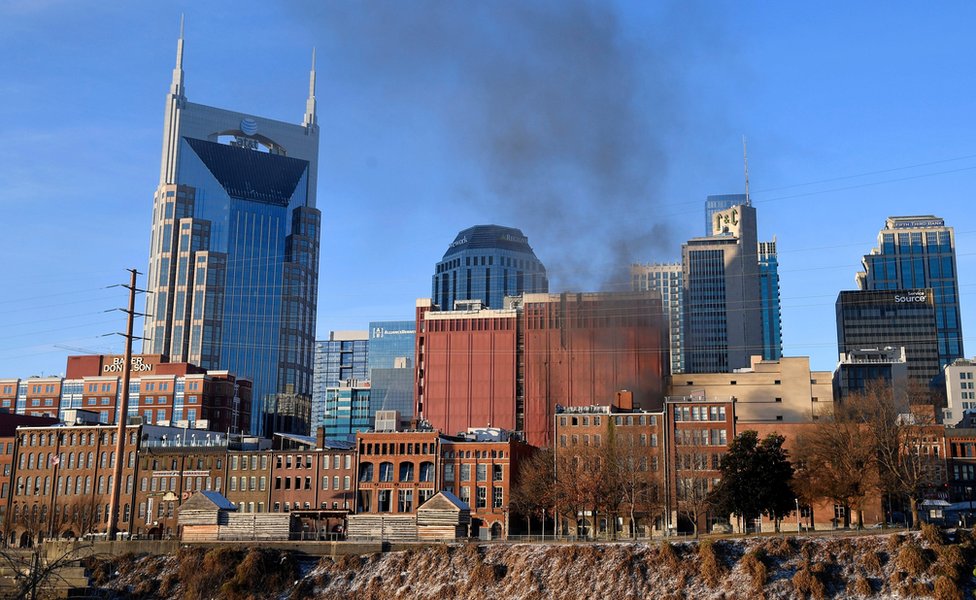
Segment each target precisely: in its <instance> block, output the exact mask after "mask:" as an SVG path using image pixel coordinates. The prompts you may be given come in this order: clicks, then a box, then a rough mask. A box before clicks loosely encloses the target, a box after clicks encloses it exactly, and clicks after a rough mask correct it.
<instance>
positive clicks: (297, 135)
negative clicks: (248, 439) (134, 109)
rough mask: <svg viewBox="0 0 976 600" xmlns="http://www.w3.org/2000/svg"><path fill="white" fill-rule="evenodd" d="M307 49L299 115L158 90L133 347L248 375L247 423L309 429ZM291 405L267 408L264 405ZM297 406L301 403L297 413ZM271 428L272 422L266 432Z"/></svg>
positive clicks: (314, 150) (312, 267) (315, 227)
mask: <svg viewBox="0 0 976 600" xmlns="http://www.w3.org/2000/svg"><path fill="white" fill-rule="evenodd" d="M318 148H319V127H318V125H317V124H316V116H315V66H314V56H313V64H312V73H311V77H310V81H309V96H308V100H307V102H306V111H305V118H304V122H303V123H301V124H290V123H283V122H281V121H276V120H273V119H267V118H264V117H258V116H253V115H249V114H245V113H239V112H234V111H230V110H225V109H221V108H213V107H210V106H204V105H201V104H194V103H191V102H189V101H187V99H186V94H185V90H184V87H183V37H182V34H181V35H180V40H179V42H178V45H177V56H176V68H175V69H174V70H173V81H172V85H171V87H170V92H169V95H168V96H167V98H166V114H165V118H164V133H163V152H162V164H161V168H160V176H159V186H158V187H157V188H156V194H155V198H154V201H153V220H152V239H151V246H150V251H149V273H148V282H147V287H148V289H149V291H150V292H152V293H151V294H149V295H148V300H147V310H146V312H147V313H148V314H149V315H150V316H148V317H147V318H146V322H145V331H144V337H145V342H144V344H143V349H142V351H143V352H144V353H147V354H165V355H168V356H169V357H170V359H171V360H173V361H185V362H191V363H195V364H198V365H200V366H201V367H204V368H206V369H226V370H229V371H230V372H232V373H234V374H235V375H237V376H238V377H243V378H247V379H250V380H251V381H252V382H253V384H254V387H253V390H254V396H253V402H254V409H253V410H252V411H251V424H250V429H251V431H252V432H253V433H261V432H263V430H264V429H265V423H266V422H269V423H274V424H276V425H275V426H277V424H282V423H285V424H287V425H285V427H287V428H288V429H298V430H303V431H295V432H297V433H307V432H308V410H309V408H308V407H309V401H310V398H311V392H312V353H313V344H314V341H315V339H314V333H315V308H316V295H317V289H318V253H319V225H320V219H321V216H320V213H319V210H318V209H317V208H315V186H316V170H317V165H318V151H319V150H318ZM281 411H291V412H296V414H293V415H292V414H289V415H283V416H284V417H286V418H282V419H278V418H270V419H267V420H266V418H265V417H266V415H265V414H264V413H265V412H268V413H269V416H275V417H276V415H271V413H278V412H281ZM297 413H301V414H297ZM265 433H270V432H265Z"/></svg>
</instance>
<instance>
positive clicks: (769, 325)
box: [759, 239, 783, 360]
mask: <svg viewBox="0 0 976 600" xmlns="http://www.w3.org/2000/svg"><path fill="white" fill-rule="evenodd" d="M759 297H760V300H761V302H762V333H763V359H765V360H779V359H780V358H782V357H783V333H782V322H781V320H780V305H779V261H778V260H777V258H776V240H775V239H774V240H773V241H771V242H759Z"/></svg>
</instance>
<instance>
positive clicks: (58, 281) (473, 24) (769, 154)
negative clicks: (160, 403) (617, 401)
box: [0, 0, 976, 377]
mask: <svg viewBox="0 0 976 600" xmlns="http://www.w3.org/2000/svg"><path fill="white" fill-rule="evenodd" d="M879 11H880V9H879V8H878V6H877V5H868V4H867V3H865V4H864V5H857V4H855V3H841V2H836V3H833V2H829V3H816V4H809V5H804V6H796V5H793V4H790V5H787V4H786V3H762V2H717V1H716V2H702V3H697V4H696V3H684V2H682V3H677V2H676V3H666V4H665V3H662V4H653V5H652V4H649V3H643V2H635V3H626V2H618V3H596V2H593V3H586V2H566V1H560V2H555V1H553V2H537V3H527V2H466V3H460V2H455V3H451V2H435V1H417V2H411V3H395V2H375V1H364V2H357V3H347V2H314V1H311V0H310V1H308V2H284V3H267V2H229V1H228V2H213V3H206V4H205V5H204V3H196V2H194V3H191V2H157V3H129V2H84V1H67V0H65V1H61V0H47V1H35V0H8V1H7V2H5V3H3V4H0V56H2V57H3V59H2V60H0V65H2V67H3V77H2V78H0V98H2V107H3V110H2V111H0V139H2V140H3V142H4V143H3V144H2V145H0V219H2V223H3V224H4V226H3V233H2V235H0V258H2V262H0V265H2V266H0V274H2V281H3V282H4V293H3V295H2V296H0V377H26V376H29V375H34V374H42V373H43V374H49V375H50V374H57V373H60V372H62V371H63V370H64V364H65V360H64V359H65V356H66V355H67V354H69V351H68V350H66V349H64V348H63V347H72V348H85V349H90V350H96V351H101V352H115V351H119V350H120V349H121V347H122V346H121V338H117V337H111V336H110V337H101V336H102V335H103V334H106V333H110V332H113V331H120V330H121V329H122V328H123V326H124V320H123V316H122V315H121V313H118V312H105V311H106V310H108V309H111V308H114V307H120V306H123V305H124V302H125V296H124V290H121V289H119V288H107V286H109V285H111V284H114V283H121V282H123V281H125V280H126V275H127V274H126V272H125V269H126V268H129V267H136V268H139V269H140V270H145V267H146V264H147V253H148V246H149V227H150V214H151V206H152V194H153V190H154V189H155V186H156V184H157V180H158V172H159V153H160V148H161V135H162V117H163V101H164V95H165V93H166V90H167V89H168V86H169V80H170V76H171V70H172V67H173V61H174V57H175V47H176V37H177V34H178V31H179V19H180V14H181V13H185V14H186V54H185V70H186V88H187V95H188V97H189V99H190V100H191V101H193V102H199V103H202V104H209V105H214V106H220V107H225V108H230V109H235V110H240V111H242V112H249V113H253V114H259V115H263V116H268V117H272V118H278V119H282V120H287V121H292V122H296V123H297V122H300V121H301V117H302V113H303V111H304V99H305V95H306V90H307V85H308V84H307V81H308V68H309V62H310V54H311V48H312V47H316V48H317V49H318V50H317V52H318V94H317V96H318V106H319V124H320V126H321V130H322V135H321V138H322V147H321V156H320V167H319V191H318V198H319V208H320V209H321V210H322V212H323V223H324V228H323V238H322V246H321V272H320V291H319V313H318V334H319V336H320V337H324V336H326V335H327V334H328V332H329V331H330V330H332V329H365V328H366V325H367V323H368V321H370V320H380V319H400V318H412V316H413V307H414V302H415V299H416V298H418V297H424V296H427V295H429V293H430V276H431V274H432V269H433V265H434V263H435V262H436V261H437V260H438V259H439V258H440V257H441V255H442V254H443V252H444V250H445V249H446V248H447V245H448V244H449V243H450V242H451V241H452V239H453V237H454V235H455V234H456V233H457V232H458V231H459V230H461V229H463V228H465V227H468V226H470V225H473V224H477V223H498V224H503V225H509V226H514V227H520V228H521V229H522V230H523V231H524V232H525V233H526V235H528V237H529V240H530V242H531V243H532V245H533V247H534V249H535V251H536V254H537V255H538V256H539V257H540V259H541V260H542V261H543V262H544V263H545V264H546V265H547V267H548V268H549V269H550V271H551V273H552V279H553V287H554V291H559V290H562V289H574V290H578V289H583V290H592V289H600V288H603V287H613V286H614V285H616V284H619V283H620V278H619V274H618V273H616V272H614V271H613V269H612V268H611V266H612V265H614V264H617V263H619V262H621V261H624V262H627V261H631V260H634V261H640V262H651V261H662V262H663V261H673V260H676V259H678V257H679V256H680V244H681V242H682V241H683V240H685V239H687V238H689V237H693V236H697V235H701V233H702V228H703V218H702V210H703V204H704V199H705V196H706V195H708V194H721V193H736V192H740V191H741V190H742V188H743V175H742V149H741V137H742V135H746V136H747V137H748V140H749V166H750V175H751V187H752V197H753V201H754V204H755V205H756V207H757V210H758V218H759V227H760V237H761V238H767V239H768V238H771V237H772V236H774V235H775V236H776V238H777V241H778V247H779V252H780V256H779V258H780V265H781V267H780V268H781V271H780V273H781V287H782V307H783V336H784V346H785V353H786V354H787V355H789V356H798V355H799V356H810V357H811V359H812V363H813V367H814V368H816V369H831V368H833V366H834V364H835V362H836V334H835V323H834V301H835V299H836V297H837V293H838V291H840V290H842V289H851V288H853V285H854V284H853V278H854V273H855V272H856V271H857V270H858V269H859V265H860V256H861V255H862V254H864V253H867V252H868V251H869V250H870V248H872V247H873V246H874V245H875V243H876V237H877V233H878V231H879V229H880V228H881V227H882V226H883V224H884V220H885V217H887V216H889V215H896V214H936V215H939V216H942V217H944V218H945V219H946V221H947V223H948V224H949V225H952V226H954V227H955V229H956V240H957V260H958V266H959V272H960V278H961V281H960V293H961V298H962V309H963V324H964V328H965V331H967V332H968V331H972V330H973V329H972V328H973V327H976V320H974V314H973V310H974V307H976V304H974V302H973V292H974V285H976V284H974V276H976V260H974V256H976V223H974V220H973V219H972V218H971V216H970V215H971V210H970V206H971V205H972V203H971V202H970V198H971V195H972V190H973V188H974V184H976V142H974V139H976V136H974V135H973V134H974V131H973V125H972V122H973V121H972V119H973V110H972V109H973V100H972V98H973V97H974V91H976V90H974V82H973V73H976V69H974V65H973V64H972V63H973V62H974V57H976V52H974V48H973V45H974V42H973V38H972V35H971V33H972V32H971V27H970V24H971V23H972V22H973V17H974V16H976V14H974V13H976V7H974V6H973V5H971V4H969V3H962V2H959V3H947V4H941V5H940V7H939V10H938V11H935V10H933V11H925V10H922V8H921V5H919V4H917V3H908V2H905V3H889V4H886V5H885V6H884V12H879ZM965 342H966V346H967V354H968V355H970V356H972V355H973V351H974V350H973V349H974V348H976V339H974V337H973V336H972V335H971V334H968V335H967V336H966V340H965ZM59 346H60V347H59Z"/></svg>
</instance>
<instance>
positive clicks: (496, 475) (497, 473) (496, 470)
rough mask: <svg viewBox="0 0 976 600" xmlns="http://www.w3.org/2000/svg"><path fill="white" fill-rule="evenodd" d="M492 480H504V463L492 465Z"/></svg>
mask: <svg viewBox="0 0 976 600" xmlns="http://www.w3.org/2000/svg"><path fill="white" fill-rule="evenodd" d="M491 480H492V481H503V480H504V473H503V471H502V465H492V466H491Z"/></svg>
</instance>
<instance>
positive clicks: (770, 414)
mask: <svg viewBox="0 0 976 600" xmlns="http://www.w3.org/2000/svg"><path fill="white" fill-rule="evenodd" d="M670 395H671V396H672V397H674V396H690V397H700V396H704V397H705V399H707V400H732V401H734V402H735V415H736V422H737V423H739V424H740V426H741V425H742V424H745V423H771V422H772V423H775V422H784V423H809V422H811V421H814V420H816V419H817V418H818V417H819V416H820V415H823V414H832V413H833V373H831V372H830V371H811V370H810V358H809V357H806V356H798V357H789V358H786V357H784V358H781V359H780V360H763V359H762V357H761V356H753V357H752V359H751V366H750V367H749V368H745V369H737V370H735V371H733V372H732V373H695V374H691V373H687V374H683V375H680V376H679V375H675V376H674V377H672V381H671V394H670Z"/></svg>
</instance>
